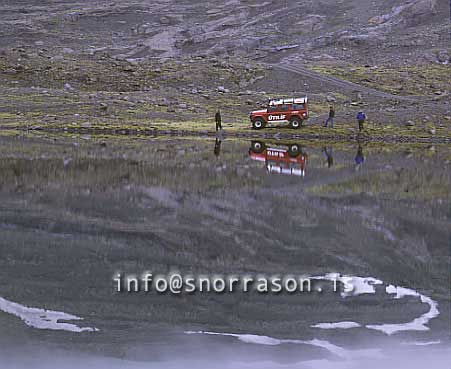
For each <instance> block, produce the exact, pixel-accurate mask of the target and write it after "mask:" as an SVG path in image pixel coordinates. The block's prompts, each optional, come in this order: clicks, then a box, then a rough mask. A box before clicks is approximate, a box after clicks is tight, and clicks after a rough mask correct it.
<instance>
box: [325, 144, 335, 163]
mask: <svg viewBox="0 0 451 369" xmlns="http://www.w3.org/2000/svg"><path fill="white" fill-rule="evenodd" d="M323 151H324V154H326V158H327V167H328V168H331V167H333V165H334V157H333V154H334V153H333V148H332V146H330V147H329V148H327V147H323Z"/></svg>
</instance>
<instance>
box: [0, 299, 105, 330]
mask: <svg viewBox="0 0 451 369" xmlns="http://www.w3.org/2000/svg"><path fill="white" fill-rule="evenodd" d="M0 310H1V311H4V312H5V313H7V314H12V315H15V316H17V317H19V318H20V319H22V320H23V321H24V322H25V324H26V325H28V326H30V327H33V328H38V329H51V330H63V331H69V332H96V331H98V329H97V328H91V327H79V326H77V325H75V324H71V323H61V322H60V321H61V320H64V321H70V320H83V319H82V318H79V317H78V316H75V315H70V314H66V313H63V312H59V311H53V310H45V309H38V308H30V307H26V306H24V305H20V304H18V303H16V302H12V301H8V300H6V299H4V298H2V297H0Z"/></svg>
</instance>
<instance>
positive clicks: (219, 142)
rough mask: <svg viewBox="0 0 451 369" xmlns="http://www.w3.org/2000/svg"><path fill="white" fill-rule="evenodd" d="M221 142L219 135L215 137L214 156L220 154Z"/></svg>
mask: <svg viewBox="0 0 451 369" xmlns="http://www.w3.org/2000/svg"><path fill="white" fill-rule="evenodd" d="M221 144H222V140H221V139H220V138H219V137H216V141H215V149H214V151H213V152H214V153H215V156H219V155H220V154H221Z"/></svg>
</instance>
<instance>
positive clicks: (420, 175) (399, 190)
mask: <svg viewBox="0 0 451 369" xmlns="http://www.w3.org/2000/svg"><path fill="white" fill-rule="evenodd" d="M450 188H451V177H450V176H449V175H448V174H447V173H446V172H445V171H443V172H442V173H441V174H438V173H437V171H432V170H430V171H428V170H426V171H425V170H424V167H422V168H410V169H399V170H397V171H394V172H384V173H370V174H362V175H360V176H357V177H355V178H352V179H350V180H345V181H343V182H340V183H334V184H329V185H322V186H318V187H312V188H311V189H310V192H312V193H314V194H317V195H333V194H335V195H343V194H353V193H356V194H359V193H362V192H364V193H367V194H369V195H371V194H377V195H378V196H383V197H386V198H390V199H418V200H432V199H444V200H450V199H451V193H450V190H449V189H450Z"/></svg>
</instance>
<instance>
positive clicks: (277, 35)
mask: <svg viewBox="0 0 451 369" xmlns="http://www.w3.org/2000/svg"><path fill="white" fill-rule="evenodd" d="M447 5H448V4H446V1H444V0H442V1H435V0H415V1H411V2H409V3H400V4H397V3H396V2H394V1H391V2H377V3H375V2H368V4H366V3H362V2H361V1H358V2H357V1H350V2H346V3H343V2H338V3H336V2H333V3H328V2H323V3H321V4H317V3H314V2H310V1H301V2H294V1H293V2H291V1H286V2H284V4H283V5H282V6H280V4H279V3H278V2H277V3H276V2H273V1H267V2H265V3H262V4H254V3H253V2H249V1H229V2H219V1H216V2H204V3H202V4H198V3H195V2H190V1H184V2H178V1H177V2H176V3H172V2H171V1H161V2H151V3H150V2H147V1H144V0H141V1H134V2H127V4H121V3H107V2H104V1H96V2H91V3H89V5H87V4H85V3H79V4H77V3H74V2H64V1H56V2H49V3H45V4H44V3H42V2H34V3H33V2H31V3H30V2H27V4H25V3H23V2H15V3H6V4H5V5H4V7H3V11H2V14H1V15H0V17H1V19H2V23H1V24H2V26H1V27H2V33H1V36H0V118H1V121H0V126H1V127H3V128H6V127H15V128H19V129H24V128H28V129H57V130H66V131H80V132H85V133H86V132H90V131H91V133H93V132H97V130H98V129H103V130H107V131H109V133H114V132H125V133H129V134H130V133H133V134H136V133H143V132H149V131H151V132H152V133H155V131H159V132H160V131H166V132H169V131H170V132H174V131H177V132H185V133H186V132H188V133H193V132H194V133H195V132H199V131H200V132H204V133H205V132H207V131H211V130H212V126H213V122H212V120H213V119H212V116H213V114H214V112H215V111H216V110H217V109H221V110H222V113H223V116H224V120H225V123H226V124H225V128H226V131H228V132H241V133H242V132H248V131H249V121H248V113H249V111H250V110H253V109H256V108H260V107H262V106H264V104H265V102H266V101H267V99H268V98H270V97H277V96H292V95H304V94H307V95H308V96H309V98H310V101H311V104H310V110H311V119H310V121H309V122H308V124H309V127H308V128H306V129H304V130H303V131H302V132H301V133H300V134H304V135H311V136H312V137H314V136H315V135H317V136H321V137H324V136H327V137H329V136H337V138H340V139H341V138H353V137H355V128H356V127H355V125H356V124H355V121H354V117H355V114H356V112H357V111H358V110H365V112H366V113H367V115H368V117H369V124H368V130H367V135H368V136H378V137H388V138H390V137H393V136H400V137H420V138H422V139H424V138H426V139H430V140H431V141H433V140H434V139H436V140H437V139H438V140H439V141H440V140H442V141H443V139H444V138H449V137H450V136H451V134H450V125H451V111H450V108H449V106H450V101H451V99H450V95H449V88H450V87H449V86H450V85H451V84H450V77H449V76H450V64H449V58H450V49H449V33H448V30H449V26H448V24H447V16H446V13H447ZM287 66H288V69H287ZM343 81H344V83H345V84H344V83H343ZM347 82H352V83H353V84H346V83H347ZM331 104H333V105H335V106H336V109H337V115H338V116H337V128H336V130H335V131H334V132H332V133H331V132H327V131H326V132H324V130H323V129H321V128H320V127H319V126H320V123H322V122H323V120H324V118H325V114H326V113H327V110H328V106H329V105H331ZM282 132H283V134H287V135H289V134H291V133H289V132H288V131H282ZM277 133H278V132H276V131H274V132H272V133H271V134H273V135H274V134H277Z"/></svg>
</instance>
